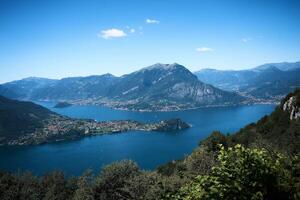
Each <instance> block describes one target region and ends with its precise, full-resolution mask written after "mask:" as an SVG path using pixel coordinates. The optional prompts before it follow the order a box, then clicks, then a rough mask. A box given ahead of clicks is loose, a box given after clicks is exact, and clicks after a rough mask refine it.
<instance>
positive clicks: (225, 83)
mask: <svg viewBox="0 0 300 200" xmlns="http://www.w3.org/2000/svg"><path fill="white" fill-rule="evenodd" d="M195 74H196V75H197V77H198V79H199V80H201V81H203V82H205V83H208V84H211V85H213V86H215V87H218V88H220V89H223V90H226V91H236V92H238V93H240V94H242V95H244V96H248V97H252V98H255V99H260V100H267V101H268V100H269V101H270V100H271V101H279V100H280V99H281V98H283V97H284V96H285V95H286V94H288V93H289V92H292V91H294V90H295V89H296V88H298V87H300V62H295V63H287V62H283V63H270V64H264V65H261V66H258V67H255V68H253V69H249V70H236V71H235V70H216V69H202V70H200V71H197V72H195Z"/></svg>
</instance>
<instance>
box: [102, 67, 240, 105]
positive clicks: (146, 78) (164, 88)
mask: <svg viewBox="0 0 300 200" xmlns="http://www.w3.org/2000/svg"><path fill="white" fill-rule="evenodd" d="M107 96H108V97H109V98H111V99H112V100H115V101H122V102H123V103H122V104H123V105H121V104H120V106H121V107H129V108H130V109H150V110H164V109H165V110H174V109H175V110H176V109H184V108H193V107H197V106H207V105H227V104H236V103H240V102H241V101H243V100H244V98H242V97H241V96H239V95H237V94H235V93H230V92H225V91H222V90H220V89H217V88H215V87H213V86H211V85H208V84H205V83H203V82H201V81H199V80H198V79H197V77H196V76H195V75H193V74H192V73H191V72H190V71H189V70H188V69H186V68H185V67H184V66H182V65H179V64H177V63H174V64H155V65H152V66H150V67H147V68H144V69H141V70H139V71H136V72H134V73H131V74H128V75H124V76H123V77H121V79H120V80H119V81H118V84H116V85H114V87H113V88H112V90H111V91H110V92H109V93H108V95H107ZM124 102H125V103H124ZM124 104H126V105H124Z"/></svg>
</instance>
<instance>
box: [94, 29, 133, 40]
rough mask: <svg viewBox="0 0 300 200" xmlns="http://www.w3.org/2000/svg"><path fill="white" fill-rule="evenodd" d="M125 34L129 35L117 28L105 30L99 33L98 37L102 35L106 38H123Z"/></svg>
mask: <svg viewBox="0 0 300 200" xmlns="http://www.w3.org/2000/svg"><path fill="white" fill-rule="evenodd" d="M125 36H127V34H126V33H125V32H124V31H123V30H120V29H116V28H112V29H107V30H103V31H101V33H100V34H98V37H102V38H104V39H110V38H121V37H125Z"/></svg>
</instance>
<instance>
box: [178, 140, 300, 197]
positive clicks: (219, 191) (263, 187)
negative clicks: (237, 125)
mask: <svg viewBox="0 0 300 200" xmlns="http://www.w3.org/2000/svg"><path fill="white" fill-rule="evenodd" d="M298 162H299V157H295V158H293V160H292V161H290V160H289V159H287V158H286V157H284V156H283V155H281V154H270V153H269V152H267V151H266V150H263V149H262V150H259V149H249V148H248V149H247V148H244V147H242V146H241V145H236V146H235V147H234V148H231V147H230V148H228V150H225V149H224V147H221V150H220V152H219V155H218V165H216V166H214V167H213V168H212V171H211V173H210V174H209V175H202V176H197V177H196V178H195V180H194V181H192V182H191V183H189V184H187V185H186V186H184V187H183V188H181V190H180V192H179V194H176V195H173V196H172V198H174V199H195V200H196V199H201V200H202V199H203V200H206V199H207V200H210V199H228V200H231V199H239V200H248V199H253V200H254V199H278V200H280V199H299V198H300V187H299V183H298V185H297V184H295V182H294V181H295V180H297V182H299V174H295V173H294V170H296V171H297V170H299V168H298V167H299V166H297V165H295V163H298ZM296 168H297V169H296ZM291 169H293V170H291Z"/></svg>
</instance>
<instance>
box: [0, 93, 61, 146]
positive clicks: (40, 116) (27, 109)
mask: <svg viewBox="0 0 300 200" xmlns="http://www.w3.org/2000/svg"><path fill="white" fill-rule="evenodd" d="M54 115H55V114H54V113H52V112H51V111H49V110H48V109H46V108H44V107H42V106H39V105H36V104H34V103H31V102H20V101H17V100H10V99H7V98H5V97H2V96H0V143H1V142H2V141H3V140H10V139H12V138H16V137H19V136H21V135H26V134H28V133H32V132H34V131H35V130H36V129H39V128H42V127H43V121H45V120H47V119H49V118H50V117H51V116H54Z"/></svg>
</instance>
